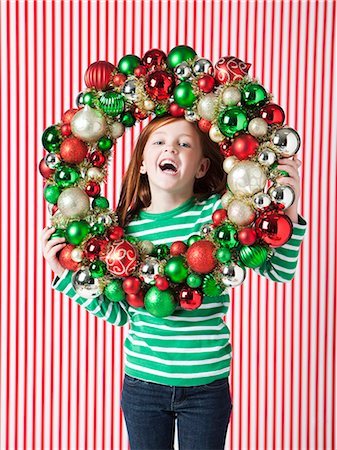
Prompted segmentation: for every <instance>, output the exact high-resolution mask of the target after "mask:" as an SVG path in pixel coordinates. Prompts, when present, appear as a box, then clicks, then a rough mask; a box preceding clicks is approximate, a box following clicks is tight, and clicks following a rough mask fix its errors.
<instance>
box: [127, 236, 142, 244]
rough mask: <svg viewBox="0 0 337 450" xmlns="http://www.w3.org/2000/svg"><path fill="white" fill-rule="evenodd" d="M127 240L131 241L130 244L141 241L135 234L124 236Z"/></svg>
mask: <svg viewBox="0 0 337 450" xmlns="http://www.w3.org/2000/svg"><path fill="white" fill-rule="evenodd" d="M124 239H125V240H126V241H128V242H130V244H133V245H136V244H137V242H138V241H139V239H138V238H136V237H135V236H125V238H124Z"/></svg>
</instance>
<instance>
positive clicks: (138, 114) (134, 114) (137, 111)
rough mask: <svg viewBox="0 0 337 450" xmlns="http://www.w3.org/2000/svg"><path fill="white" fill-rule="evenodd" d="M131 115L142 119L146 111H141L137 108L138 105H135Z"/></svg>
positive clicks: (144, 117)
mask: <svg viewBox="0 0 337 450" xmlns="http://www.w3.org/2000/svg"><path fill="white" fill-rule="evenodd" d="M133 117H134V118H135V119H136V120H144V119H146V118H147V114H146V113H143V112H142V111H141V110H140V109H139V108H138V106H136V108H135V109H134V111H133Z"/></svg>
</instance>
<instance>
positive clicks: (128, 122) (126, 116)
mask: <svg viewBox="0 0 337 450" xmlns="http://www.w3.org/2000/svg"><path fill="white" fill-rule="evenodd" d="M121 123H122V124H123V125H124V126H125V127H132V126H133V125H134V124H135V123H136V119H135V118H134V116H133V115H132V113H131V112H130V111H127V112H125V113H123V114H121Z"/></svg>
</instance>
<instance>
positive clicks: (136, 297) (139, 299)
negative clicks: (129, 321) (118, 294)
mask: <svg viewBox="0 0 337 450" xmlns="http://www.w3.org/2000/svg"><path fill="white" fill-rule="evenodd" d="M126 301H127V302H128V304H129V305H130V306H133V307H134V308H144V306H145V305H144V293H143V291H140V292H137V294H127V296H126Z"/></svg>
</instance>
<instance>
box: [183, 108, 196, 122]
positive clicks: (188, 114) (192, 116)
mask: <svg viewBox="0 0 337 450" xmlns="http://www.w3.org/2000/svg"><path fill="white" fill-rule="evenodd" d="M185 119H186V120H187V121H188V122H196V121H197V120H198V115H197V114H196V113H195V112H194V111H192V110H191V109H187V110H186V111H185Z"/></svg>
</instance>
